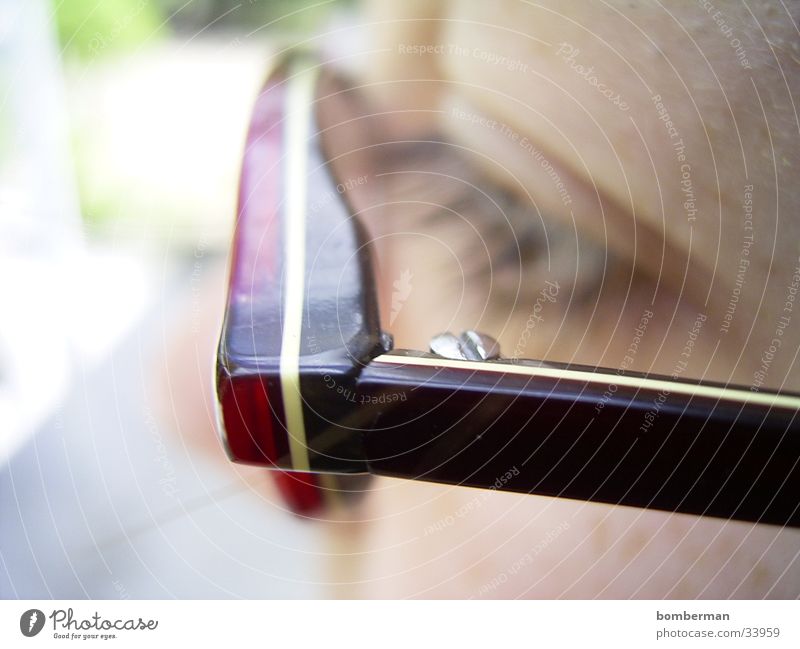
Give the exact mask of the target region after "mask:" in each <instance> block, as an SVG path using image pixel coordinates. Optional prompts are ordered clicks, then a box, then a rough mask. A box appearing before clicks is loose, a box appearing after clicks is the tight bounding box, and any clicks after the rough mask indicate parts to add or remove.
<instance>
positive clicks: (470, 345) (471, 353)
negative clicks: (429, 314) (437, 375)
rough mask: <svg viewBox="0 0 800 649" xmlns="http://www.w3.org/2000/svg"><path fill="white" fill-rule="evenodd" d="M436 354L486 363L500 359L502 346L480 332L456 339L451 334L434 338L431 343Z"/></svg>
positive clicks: (466, 334) (467, 333)
mask: <svg viewBox="0 0 800 649" xmlns="http://www.w3.org/2000/svg"><path fill="white" fill-rule="evenodd" d="M430 349H431V351H432V352H433V353H434V354H438V355H439V356H444V357H445V358H452V359H453V360H465V361H486V360H494V359H496V358H500V345H499V344H498V343H497V341H496V340H495V339H494V338H492V337H491V336H487V335H486V334H482V333H480V332H478V331H465V332H464V333H462V334H461V335H460V336H458V337H456V336H454V335H453V334H451V333H443V334H438V335H436V336H434V337H433V338H432V339H431V342H430Z"/></svg>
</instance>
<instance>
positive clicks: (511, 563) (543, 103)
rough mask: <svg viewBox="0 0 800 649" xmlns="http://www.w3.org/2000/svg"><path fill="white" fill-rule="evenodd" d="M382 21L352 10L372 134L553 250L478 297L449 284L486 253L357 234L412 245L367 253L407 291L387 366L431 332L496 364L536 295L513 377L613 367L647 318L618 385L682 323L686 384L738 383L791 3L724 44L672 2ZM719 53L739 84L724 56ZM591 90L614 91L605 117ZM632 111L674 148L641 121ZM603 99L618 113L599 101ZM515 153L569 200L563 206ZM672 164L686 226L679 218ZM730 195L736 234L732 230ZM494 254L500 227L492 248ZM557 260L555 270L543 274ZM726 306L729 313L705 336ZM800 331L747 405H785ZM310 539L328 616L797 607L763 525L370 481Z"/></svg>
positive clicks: (445, 13)
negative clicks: (386, 125)
mask: <svg viewBox="0 0 800 649" xmlns="http://www.w3.org/2000/svg"><path fill="white" fill-rule="evenodd" d="M396 4H397V3H391V4H389V3H381V2H376V3H369V5H368V16H369V20H371V21H375V22H376V23H377V25H374V26H373V27H372V28H371V33H372V35H373V36H374V38H375V41H376V42H377V43H380V44H381V45H382V47H383V48H384V49H386V50H387V51H386V52H384V53H383V54H382V55H381V56H382V57H383V58H379V59H378V60H377V61H375V62H374V65H373V66H371V70H370V72H368V73H367V74H366V77H367V79H368V82H369V83H371V84H372V86H371V89H372V95H373V97H372V100H373V101H374V102H376V104H378V105H379V106H381V108H382V109H384V110H388V111H391V112H392V118H391V129H392V131H393V132H394V133H397V134H399V137H407V138H408V139H414V138H417V137H419V136H420V134H427V133H431V132H432V131H444V132H445V133H447V135H448V136H449V137H450V138H451V139H452V140H453V141H454V142H456V143H457V144H459V145H460V146H462V147H464V150H465V151H467V152H468V153H467V154H466V155H469V156H471V157H472V159H473V161H474V163H475V165H476V166H477V168H478V169H479V170H480V171H479V173H480V174H483V176H482V178H483V180H481V181H479V182H481V183H483V184H482V186H483V187H489V186H499V187H502V188H503V189H505V190H507V191H509V192H511V193H512V194H513V195H514V196H516V200H517V201H518V203H519V204H521V205H523V206H525V207H526V208H527V210H528V214H529V215H530V217H529V218H531V219H536V220H538V219H541V220H542V222H543V223H545V224H546V225H545V227H546V228H554V229H557V228H559V227H560V228H563V229H564V231H566V232H567V233H570V232H571V233H572V235H571V238H570V236H568V237H567V239H568V242H567V243H566V244H563V245H561V247H559V245H556V244H554V245H553V247H552V248H551V249H549V250H548V249H545V251H544V252H543V253H542V255H541V256H542V257H544V258H548V253H550V255H549V259H548V261H549V262H550V263H549V264H548V263H545V262H543V261H542V260H541V259H539V260H538V261H534V262H533V263H532V264H528V265H525V266H523V267H521V269H520V270H519V273H517V274H516V275H515V273H513V272H512V273H507V274H506V275H502V274H500V275H498V276H497V277H496V278H495V279H496V282H495V283H494V286H493V287H492V288H491V289H489V288H487V287H486V285H485V282H481V281H480V280H477V279H475V277H474V276H470V275H469V268H468V267H469V261H470V259H471V258H474V257H476V256H478V257H479V256H481V255H483V254H486V255H488V256H489V257H490V258H491V257H493V256H496V255H497V254H498V252H499V251H500V250H502V245H501V246H500V247H499V248H498V247H492V246H497V245H498V244H496V243H491V242H490V245H489V247H488V248H487V250H488V252H486V253H484V252H483V251H482V249H481V243H482V242H480V241H478V240H474V239H475V238H474V236H473V235H470V233H469V232H468V229H467V228H464V227H461V228H459V227H453V226H450V225H448V224H447V223H444V220H445V217H444V216H442V217H440V218H441V219H442V221H441V222H437V221H436V220H435V217H432V218H431V217H429V218H428V219H427V220H425V221H424V227H423V226H421V225H419V223H420V222H419V221H415V219H414V217H413V211H412V212H411V215H410V214H409V210H408V209H406V210H398V212H397V214H396V215H394V217H393V218H395V219H396V221H395V222H392V223H391V224H389V225H386V224H383V225H377V226H375V227H377V228H378V229H379V230H380V231H381V232H397V231H401V230H402V231H405V232H412V233H413V234H405V235H399V234H395V235H393V238H392V243H391V244H390V245H388V248H389V250H387V251H385V252H384V253H383V256H382V259H384V264H383V272H382V277H383V281H384V286H383V290H382V294H383V295H391V293H392V291H393V290H395V289H394V288H393V284H392V282H393V280H396V279H397V278H398V277H400V276H401V274H402V272H403V271H405V270H409V271H410V272H411V275H412V278H416V279H412V290H411V292H410V295H409V296H408V298H407V300H406V302H405V303H404V304H403V307H402V311H401V313H400V315H399V316H397V317H396V319H395V323H394V325H393V327H392V331H393V333H394V334H395V338H396V341H397V345H398V346H400V347H403V346H407V347H412V348H419V349H424V348H426V347H427V341H428V339H429V337H430V336H431V335H432V334H434V333H436V332H438V331H441V330H452V331H460V330H462V329H464V328H469V327H475V328H478V329H480V330H483V331H486V332H487V333H491V334H492V335H495V336H496V337H497V338H498V339H499V340H500V342H501V347H502V348H503V350H504V352H505V353H506V355H509V354H510V353H511V350H515V349H516V348H517V346H518V342H519V340H520V334H521V332H522V331H523V330H524V329H525V327H526V322H527V321H528V317H529V314H530V312H531V309H532V305H533V304H534V299H535V296H536V295H537V293H538V291H539V290H540V289H541V287H543V286H544V281H545V280H551V281H557V282H559V285H560V286H561V287H562V290H561V292H560V293H559V296H558V299H557V301H556V302H555V303H552V304H547V305H546V307H547V308H546V309H545V310H544V311H543V313H544V318H543V322H538V323H537V326H536V329H535V335H533V336H531V337H530V338H529V339H528V340H527V342H526V345H525V347H524V350H523V352H524V353H523V356H526V357H532V358H545V359H553V360H561V361H564V360H568V361H573V362H581V363H592V364H598V365H604V366H607V367H612V368H615V367H619V366H620V364H621V363H622V362H623V359H624V357H625V355H626V350H627V348H628V346H629V345H630V343H631V340H632V338H633V336H634V333H633V332H634V330H635V329H636V328H637V326H638V324H639V322H640V319H641V316H642V313H643V312H644V311H645V310H648V309H649V310H652V312H653V313H654V314H655V317H654V318H653V319H652V321H651V322H650V323H649V324H648V328H647V332H646V335H645V336H644V340H643V342H642V344H641V346H640V348H639V349H638V352H637V354H636V356H635V359H634V362H633V364H632V365H630V369H636V370H641V371H651V372H661V373H666V374H670V373H672V371H673V369H674V367H675V364H676V360H678V359H679V358H680V353H681V351H682V350H683V349H684V346H685V344H686V342H687V340H688V333H689V332H690V331H691V329H692V327H693V323H694V322H695V321H696V319H697V317H698V314H701V315H703V316H705V317H706V320H705V323H704V325H703V327H702V329H701V332H700V337H699V339H698V341H697V342H696V344H695V346H694V347H693V348H692V352H691V358H690V368H689V370H688V371H687V373H686V376H694V377H703V378H706V379H716V380H723V381H735V382H740V383H744V384H752V383H753V381H754V372H756V371H758V369H759V367H760V366H761V357H762V353H763V351H764V350H765V349H768V347H769V344H770V341H771V340H772V339H773V338H774V337H775V335H776V333H775V332H776V323H777V321H778V318H779V316H780V315H781V314H782V309H783V304H784V301H785V299H786V295H787V286H788V285H789V284H790V283H791V281H792V279H791V278H792V274H793V269H794V268H795V267H796V266H797V257H798V252H799V250H798V244H797V241H798V240H800V238H798V234H799V233H798V228H799V227H800V221H798V219H797V218H796V213H797V208H798V199H799V198H800V195H799V194H798V192H797V191H796V189H795V183H794V182H793V181H792V176H793V173H794V170H795V169H796V168H797V165H798V162H800V160H798V150H800V149H798V147H797V144H798V122H797V117H796V114H795V107H794V99H793V96H794V95H796V94H797V89H798V86H799V84H800V77H799V76H798V67H797V62H798V44H799V43H800V40H799V39H798V37H797V29H796V27H795V23H793V22H792V16H794V17H795V20H796V14H797V13H798V11H797V5H796V4H792V5H791V6H789V13H790V14H792V15H789V14H787V10H786V9H784V8H783V7H781V6H780V5H777V6H776V5H775V4H774V3H762V2H756V3H749V4H748V6H745V5H743V4H742V5H733V6H728V5H726V6H725V8H724V12H723V13H724V15H718V16H717V19H719V20H724V25H731V26H734V27H733V32H732V36H730V37H727V36H726V35H725V34H723V33H722V31H721V28H720V26H718V24H717V22H715V20H714V19H713V18H712V14H714V13H715V12H716V11H717V9H714V10H713V11H712V12H711V14H709V13H708V12H707V11H706V10H704V9H703V8H702V6H699V5H698V4H697V3H690V2H679V3H670V5H669V6H668V7H666V6H660V5H658V4H650V3H648V4H645V3H642V4H634V6H630V3H622V2H610V3H588V4H587V3H581V4H574V5H572V4H568V5H567V6H565V4H564V3H557V2H543V3H536V4H535V5H534V4H532V3H523V2H518V1H516V0H508V1H503V2H499V3H473V2H454V3H448V4H437V3H419V4H415V3H411V4H407V5H406V7H405V9H404V12H405V13H404V14H403V15H402V16H399V15H396V16H395V18H402V19H403V20H402V21H393V20H392V17H393V15H395V14H394V13H393V12H394V6H395V5H396ZM748 7H749V8H748ZM667 9H668V10H669V13H668V11H667ZM414 11H416V12H418V13H417V14H416V15H417V17H418V18H419V20H418V21H417V22H414V21H413V20H410V18H413V16H414ZM751 12H752V14H751ZM765 36H766V37H765ZM733 37H736V38H738V39H739V42H740V43H743V44H745V45H744V50H746V55H747V65H748V66H749V67H750V68H752V69H745V67H744V66H743V65H742V63H741V62H740V59H739V58H738V57H737V56H736V52H735V48H733V47H732V46H731V44H730V38H733ZM415 44H416V45H419V44H421V45H432V46H434V48H435V47H436V46H437V45H440V44H443V45H444V47H443V48H440V49H439V51H436V50H435V49H434V51H433V52H432V53H430V54H427V55H422V56H420V55H410V54H407V53H404V51H403V50H402V49H401V46H407V45H415ZM457 47H460V48H462V49H461V50H458V49H456V48H457ZM405 51H406V52H407V51H408V50H405ZM576 51H577V53H576ZM571 54H574V55H573V56H570V55H571ZM490 55H493V56H495V57H496V58H494V59H491V60H490V59H489V58H488V57H489V56H490ZM497 57H506V58H505V59H499V58H497ZM498 60H504V61H505V62H506V63H505V64H500V63H497V62H492V61H498ZM523 65H524V66H525V68H521V66H523ZM578 66H583V67H578ZM589 66H592V68H593V69H592V70H591V71H590V72H587V68H589ZM590 76H591V77H594V78H595V79H596V80H597V82H598V83H601V82H602V83H603V88H604V89H606V90H607V89H609V88H610V89H613V93H610V92H609V94H611V95H612V100H609V98H608V97H606V96H604V95H603V94H602V92H601V91H600V90H598V87H597V86H596V85H595V84H594V82H592V81H588V80H587V77H590ZM419 79H426V80H431V81H419ZM412 88H414V89H417V90H421V91H419V92H413V91H412V90H411V89H412ZM653 95H660V97H661V100H660V103H661V104H663V106H664V107H665V110H666V112H668V113H669V115H670V121H672V122H673V126H674V128H675V130H676V131H677V133H678V135H677V136H675V137H670V133H669V131H668V129H667V127H666V126H665V123H664V121H662V120H661V119H659V112H658V110H659V107H658V106H657V105H656V101H654V100H653ZM620 98H623V99H624V102H625V105H626V106H627V110H622V109H620V106H619V103H614V101H613V99H617V100H619V101H621V99H620ZM480 120H483V121H482V122H481V121H480ZM502 124H505V125H506V126H507V127H508V129H507V130H503V129H502V128H501V125H502ZM525 140H527V142H528V143H529V144H530V145H531V146H535V147H536V148H537V149H538V150H539V151H541V152H542V153H543V155H544V157H545V158H546V159H547V160H548V161H549V162H550V163H551V165H552V168H553V169H554V170H555V172H556V173H558V175H559V178H560V179H561V180H562V182H564V184H565V185H566V186H567V188H568V192H569V197H570V203H569V204H568V205H565V204H564V200H563V193H562V194H560V193H559V191H558V189H557V188H556V186H555V184H554V180H553V176H552V174H548V173H545V172H543V171H542V168H541V165H538V164H536V163H537V162H538V161H537V160H533V161H532V157H531V153H530V150H529V149H528V148H526V145H524V144H523V142H524V141H525ZM677 140H682V141H683V143H684V145H685V150H684V152H683V153H684V155H685V156H686V158H685V160H679V159H678V156H677V149H676V148H675V147H674V144H675V142H676V141H677ZM684 163H686V164H688V165H689V166H690V181H691V188H692V191H693V193H694V195H695V206H694V207H696V208H697V212H696V213H690V211H689V210H688V209H687V208H685V207H684V206H683V202H684V200H685V198H686V197H685V194H683V193H682V191H681V181H682V180H683V179H684V177H683V169H682V164H684ZM684 169H685V168H684ZM407 171H411V172H413V169H412V168H411V167H409V168H408V169H407ZM746 185H752V186H753V187H752V191H751V192H750V193H751V194H752V201H753V206H754V209H753V214H754V217H753V222H752V224H753V229H752V231H750V230H745V229H744V225H745V220H744V212H743V207H742V204H743V202H744V200H745V186H746ZM690 216H692V217H693V218H690ZM423 232H424V233H426V234H428V235H430V236H428V237H421V236H419V235H420V233H423ZM751 232H752V235H753V240H752V243H751V244H750V245H749V248H748V259H749V260H750V264H749V266H748V268H747V271H746V274H745V280H744V283H743V285H742V286H740V287H738V289H737V284H736V281H737V272H738V266H739V263H740V259H741V258H742V249H743V247H744V243H743V242H744V241H745V238H744V237H745V236H746V235H748V234H750V233H751ZM415 235H416V236H415ZM471 236H472V239H471V238H470V237H471ZM513 238H514V231H513V229H512V230H511V231H510V232H509V233H507V235H506V239H507V243H506V245H507V246H508V245H513ZM570 241H571V243H570ZM577 242H580V243H581V244H582V247H581V249H580V252H579V253H575V247H576V245H575V244H576V243H577ZM564 257H567V258H568V259H569V260H570V263H564V264H561V265H559V264H558V263H557V261H558V260H559V259H563V258H564ZM387 260H388V261H387ZM582 265H583V268H584V269H585V268H586V267H588V268H589V269H591V272H588V273H586V272H583V273H582V272H581V269H582ZM498 285H501V286H502V285H505V288H506V289H508V288H509V286H510V288H511V289H514V288H520V289H521V291H520V293H519V296H518V297H517V299H516V300H515V299H513V296H514V295H515V291H514V290H506V291H505V292H504V293H503V294H502V295H501V296H500V297H498V296H497V295H496V293H498V292H499V289H498ZM735 289H737V294H738V295H739V302H738V303H737V306H736V308H735V311H734V316H733V319H732V321H731V322H730V323H729V324H728V326H727V327H723V322H725V313H726V309H728V306H729V303H730V301H731V296H732V294H733V291H734V290H735ZM509 295H511V296H512V297H508V296H509ZM386 321H387V320H386V318H384V322H386ZM723 329H724V331H723ZM799 333H800V316H798V315H794V317H793V318H792V321H791V323H790V325H789V326H788V327H786V329H785V330H784V332H783V334H782V335H781V345H782V346H781V349H782V350H783V351H782V353H781V354H779V356H780V358H777V357H776V358H775V359H774V360H773V361H772V363H771V365H770V367H769V371H768V373H767V376H766V378H765V380H764V385H765V386H772V387H780V386H782V387H783V388H784V389H795V390H796V389H798V388H800V375H799V374H798V370H797V363H796V362H795V352H796V350H797V349H798V345H799V344H800V340H798V334H799ZM329 531H330V532H331V534H332V536H333V537H334V538H344V537H343V536H341V535H345V536H346V538H347V544H348V547H349V548H350V549H351V550H350V551H351V552H355V555H354V556H348V557H347V558H346V559H342V558H341V557H336V556H333V555H332V556H331V563H332V564H333V565H334V566H338V567H337V568H335V570H336V573H335V574H338V575H339V576H340V578H341V582H342V583H341V584H340V585H339V586H338V587H337V588H335V589H334V594H337V595H346V596H358V597H505V598H516V597H614V598H622V597H646V598H661V597H681V598H692V597H715V598H716V597H719V598H724V597H753V598H760V597H796V596H797V595H798V594H800V592H799V591H798V586H797V584H799V583H800V561H798V554H797V548H798V547H800V533H798V532H797V531H791V530H782V529H779V528H776V527H769V526H759V525H749V524H743V523H733V522H726V521H720V520H714V519H703V518H696V517H690V516H683V515H672V514H667V513H662V512H651V511H641V510H634V509H627V508H622V507H609V506H604V505H594V504H586V503H577V502H570V501H564V500H553V499H547V498H538V497H520V496H516V495H509V494H498V493H483V492H479V491H474V490H468V489H457V488H449V487H443V486H436V485H425V484H412V483H408V482H402V481H393V480H388V479H382V480H376V482H375V485H374V489H373V490H372V491H371V492H370V494H369V495H368V498H367V499H366V502H365V503H364V505H363V508H362V509H361V510H360V512H358V513H355V514H351V515H350V516H349V519H348V522H347V523H346V524H340V525H335V526H330V529H329Z"/></svg>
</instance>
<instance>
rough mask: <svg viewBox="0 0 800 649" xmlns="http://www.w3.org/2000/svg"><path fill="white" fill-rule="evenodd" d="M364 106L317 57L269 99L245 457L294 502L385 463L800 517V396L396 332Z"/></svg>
mask: <svg viewBox="0 0 800 649" xmlns="http://www.w3.org/2000/svg"><path fill="white" fill-rule="evenodd" d="M362 118H363V119H366V117H365V115H364V113H363V112H361V110H360V108H359V102H358V99H357V97H356V95H355V91H353V90H351V89H349V88H348V87H347V86H346V85H345V84H343V83H342V82H341V81H340V80H338V79H337V78H336V77H335V75H333V74H331V73H330V72H329V71H328V70H326V69H324V68H319V67H316V66H315V65H314V64H313V63H310V62H309V61H308V60H307V59H305V58H302V57H295V58H294V59H293V60H291V61H290V62H288V63H287V64H286V65H284V66H283V67H281V68H279V69H278V70H277V71H276V72H275V73H274V74H273V75H272V76H271V77H270V79H269V80H268V82H267V84H266V85H265V87H264V89H263V91H262V92H261V94H260V95H259V97H258V99H257V101H256V105H255V109H254V112H253V117H252V122H251V124H250V129H249V133H248V136H247V147H246V152H245V154H244V163H243V167H242V175H241V186H240V194H239V213H238V221H237V224H236V232H235V237H234V242H233V250H232V256H231V269H230V284H229V294H228V301H227V307H226V313H225V320H224V324H223V329H222V335H221V340H220V344H219V350H218V356H217V371H216V388H217V394H218V412H219V421H220V423H219V429H220V433H221V436H222V441H223V444H224V446H225V448H226V449H227V452H228V454H229V456H230V458H231V459H232V460H234V461H236V462H243V463H248V464H256V465H260V466H264V467H267V468H270V469H276V470H278V472H279V473H277V476H278V484H279V486H280V487H281V490H282V492H283V494H284V496H285V497H286V498H287V500H288V502H289V504H290V506H291V507H292V508H293V509H294V510H295V511H298V512H309V511H311V510H313V509H314V508H315V507H317V506H318V505H319V504H320V502H321V500H320V494H321V493H323V491H322V489H323V488H325V487H326V486H329V485H331V484H333V485H335V484H338V485H340V486H341V485H342V484H346V481H347V480H356V481H357V480H359V479H362V478H361V477H360V476H362V475H368V474H375V475H385V476H393V477H398V478H409V479H414V480H424V481H431V482H440V483H447V484H451V485H463V486H470V487H480V488H485V489H497V490H502V491H511V492H518V493H526V494H538V495H545V496H552V497H559V498H572V499H579V500H586V501H596V502H603V503H613V504H617V505H628V506H634V507H644V508H654V509H660V510H667V511H672V512H685V513H690V514H697V515H703V516H715V517H723V518H729V519H737V520H745V521H754V522H762V523H771V524H776V525H789V526H794V527H797V526H800V513H799V512H798V510H799V509H800V488H799V486H800V485H799V482H800V468H799V465H800V426H798V422H797V419H796V418H797V412H798V410H799V409H800V395H797V394H787V393H776V392H767V391H756V390H753V389H750V388H748V387H746V386H731V385H726V384H722V383H709V382H696V381H689V380H683V379H676V378H672V377H664V376H654V375H645V374H634V373H625V374H622V375H620V373H617V372H615V371H613V370H608V369H603V368H597V367H588V366H582V365H566V364H557V363H549V362H547V363H545V362H538V361H533V360H517V359H510V360H504V359H502V358H501V357H500V354H499V349H498V348H497V344H496V343H495V341H494V340H492V339H491V338H490V337H489V336H486V335H483V334H480V333H477V332H465V333H464V334H462V335H461V336H458V337H456V336H453V335H450V334H443V335H439V336H437V337H435V338H434V339H433V340H432V341H431V349H430V350H429V351H417V350H402V349H393V344H392V338H391V336H390V335H388V334H386V333H384V332H383V331H382V330H381V326H380V322H379V318H378V306H377V297H376V295H377V294H376V287H375V282H374V278H373V274H372V268H371V260H370V249H369V248H370V246H369V241H368V237H367V235H366V233H365V231H364V230H363V228H362V227H361V225H360V224H359V222H358V219H357V218H356V216H355V215H356V214H357V213H358V208H359V206H358V205H354V204H352V195H353V193H352V192H346V191H345V189H346V188H347V183H357V182H358V178H361V177H365V176H364V175H363V174H368V173H369V155H367V150H368V149H369V146H368V145H367V144H365V143H364V142H362V141H361V140H360V138H361V135H360V133H361V130H362ZM343 187H344V188H345V189H342V188H343ZM327 476H335V478H333V479H334V480H335V482H333V483H326V480H330V479H331V478H329V477H327ZM343 476H344V477H343ZM346 476H349V477H346ZM343 480H344V481H345V482H342V481H343Z"/></svg>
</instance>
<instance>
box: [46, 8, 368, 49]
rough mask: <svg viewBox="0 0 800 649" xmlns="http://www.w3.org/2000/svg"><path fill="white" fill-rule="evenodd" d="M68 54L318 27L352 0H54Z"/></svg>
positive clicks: (307, 29)
mask: <svg viewBox="0 0 800 649" xmlns="http://www.w3.org/2000/svg"><path fill="white" fill-rule="evenodd" d="M52 3H53V10H54V14H55V20H56V25H57V28H58V36H59V40H60V42H61V46H62V47H63V48H64V50H65V53H66V54H68V55H73V56H77V57H78V58H80V59H84V60H86V59H92V58H96V57H98V56H101V55H105V54H109V53H112V52H119V51H124V50H125V49H129V48H131V47H136V46H139V45H140V44H142V43H144V42H146V41H149V40H155V39H158V38H160V37H163V36H164V35H165V34H167V35H168V34H170V33H172V32H180V33H182V34H185V35H194V34H196V33H199V32H206V33H213V32H215V31H217V32H219V31H225V32H228V33H240V34H246V33H250V32H252V31H254V30H260V29H261V28H263V29H264V31H266V32H275V31H280V32H284V33H292V34H296V33H302V32H306V33H308V32H312V31H313V30H315V29H316V28H318V27H319V26H320V24H321V23H322V21H324V20H325V18H326V17H327V16H328V15H329V13H330V11H332V10H333V9H335V8H337V7H343V6H351V5H352V0H238V1H236V0H189V1H188V2H187V0H52Z"/></svg>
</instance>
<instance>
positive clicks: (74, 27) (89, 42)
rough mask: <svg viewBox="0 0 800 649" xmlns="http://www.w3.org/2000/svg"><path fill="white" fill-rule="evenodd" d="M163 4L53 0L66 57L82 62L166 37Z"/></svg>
mask: <svg viewBox="0 0 800 649" xmlns="http://www.w3.org/2000/svg"><path fill="white" fill-rule="evenodd" d="M161 4H162V3H159V2H153V1H152V0H53V10H54V14H55V20H56V27H57V29H58V37H59V41H60V42H61V46H62V47H63V48H64V52H65V54H68V55H74V56H77V57H79V58H81V59H92V58H95V57H97V56H101V55H104V54H109V53H111V52H118V51H121V50H125V49H129V48H132V47H136V46H138V45H140V44H141V43H143V42H145V41H148V40H151V39H156V38H158V37H159V36H161V35H163V32H164V30H165V29H167V30H168V29H169V28H168V26H167V25H165V24H164V22H165V18H166V16H165V15H164V12H163V8H162V7H161V6H160V5H161Z"/></svg>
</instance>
